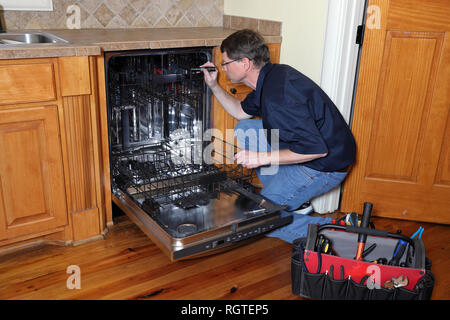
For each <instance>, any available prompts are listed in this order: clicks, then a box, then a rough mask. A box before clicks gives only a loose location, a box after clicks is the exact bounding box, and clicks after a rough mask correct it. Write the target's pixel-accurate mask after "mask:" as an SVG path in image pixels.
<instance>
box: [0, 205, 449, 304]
mask: <svg viewBox="0 0 450 320" xmlns="http://www.w3.org/2000/svg"><path fill="white" fill-rule="evenodd" d="M336 215H339V214H336V213H335V214H334V216H336ZM120 220H121V221H120V222H119V223H117V224H116V225H115V226H114V227H113V228H112V230H110V231H109V232H108V234H107V236H106V239H104V240H97V241H92V242H89V243H85V244H82V245H79V246H75V247H68V248H66V247H58V246H51V245H45V246H40V247H35V248H29V249H24V250H22V251H17V252H15V253H10V254H8V255H3V256H0V299H208V300H209V299H230V300H234V299H236V300H237V299H269V300H271V299H274V300H279V299H282V300H291V299H300V298H299V297H297V296H295V295H293V294H292V292H291V275H290V255H291V245H290V244H289V243H286V242H283V241H281V240H279V239H275V238H267V237H265V238H261V239H259V240H257V241H255V242H253V243H251V244H248V245H245V246H242V247H240V248H237V249H234V250H231V251H228V252H224V253H221V254H218V255H214V256H209V257H203V258H197V259H193V260H187V261H179V262H174V263H171V262H170V261H169V259H168V258H167V257H166V256H165V255H164V254H163V253H162V252H161V251H160V250H159V249H158V247H157V246H155V245H154V244H153V243H152V241H151V240H150V239H148V238H147V237H146V236H145V235H144V234H143V233H142V232H141V231H140V230H139V229H138V227H136V226H135V225H134V224H133V223H132V222H130V221H129V220H128V219H127V218H126V217H121V219H120ZM374 222H375V225H376V227H377V228H378V229H385V230H388V231H393V232H395V231H396V230H397V229H401V230H403V233H404V234H406V235H410V234H412V233H413V232H414V231H415V230H417V228H418V226H419V225H422V226H423V227H425V232H424V234H423V239H424V242H425V247H426V249H427V256H428V257H429V258H430V259H431V260H432V262H433V267H432V272H433V273H434V275H435V277H436V284H435V288H434V292H433V297H432V298H433V299H450V275H449V274H448V270H450V255H449V250H450V241H449V240H450V226H443V225H433V224H428V223H416V222H408V221H401V220H390V219H381V218H374ZM69 265H77V266H79V267H80V270H81V289H73V290H69V289H67V286H66V281H67V279H68V277H69V276H70V275H69V274H67V273H66V269H67V267H68V266H69Z"/></svg>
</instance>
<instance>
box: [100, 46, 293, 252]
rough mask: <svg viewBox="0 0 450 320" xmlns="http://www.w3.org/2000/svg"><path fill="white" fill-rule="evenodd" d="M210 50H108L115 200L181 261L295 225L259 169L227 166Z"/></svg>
mask: <svg viewBox="0 0 450 320" xmlns="http://www.w3.org/2000/svg"><path fill="white" fill-rule="evenodd" d="M210 57H211V49H210V48H195V49H174V50H169V51H168V50H164V51H161V50H160V51H135V52H121V53H107V59H106V60H105V61H106V73H107V75H106V79H107V95H108V121H109V142H110V145H109V146H110V162H111V163H110V167H111V184H112V186H111V189H112V192H113V201H114V202H115V203H116V204H117V205H118V206H119V208H121V209H122V210H123V211H124V212H125V213H126V214H127V215H128V217H130V219H131V220H132V221H133V222H135V223H136V224H137V225H138V226H139V227H140V228H141V230H142V231H143V232H144V233H145V234H147V235H148V236H149V237H150V238H151V239H152V240H153V241H154V242H155V243H156V244H157V245H158V246H159V247H160V248H161V249H162V250H163V251H164V252H165V253H166V254H167V255H168V256H169V258H170V259H171V260H178V259H185V258H192V257H197V256H200V255H206V254H212V253H216V252H218V251H223V250H225V249H230V248H233V247H235V246H236V245H240V244H244V243H247V242H248V241H250V240H254V239H256V238H257V237H258V236H261V235H263V234H264V233H267V232H269V231H272V230H274V229H276V228H278V227H281V226H283V225H286V224H288V223H290V222H291V221H292V216H283V217H282V216H281V212H282V210H283V209H284V208H283V207H282V206H277V205H275V204H273V203H271V202H270V201H268V200H267V199H265V198H263V197H262V196H261V195H259V194H258V193H257V192H255V190H254V188H253V186H252V184H251V179H252V177H253V172H252V171H251V170H248V169H244V168H242V167H241V166H236V165H233V164H223V163H217V162H215V161H217V160H216V159H217V157H214V156H213V155H212V153H214V148H211V147H213V146H214V143H213V142H212V140H213V137H212V135H210V134H208V135H205V134H204V133H205V132H206V131H207V130H208V129H211V125H210V113H211V97H210V93H209V91H208V88H207V86H206V85H205V83H204V81H203V74H202V73H195V72H191V68H193V67H198V66H199V65H201V64H203V63H205V62H206V61H208V60H210Z"/></svg>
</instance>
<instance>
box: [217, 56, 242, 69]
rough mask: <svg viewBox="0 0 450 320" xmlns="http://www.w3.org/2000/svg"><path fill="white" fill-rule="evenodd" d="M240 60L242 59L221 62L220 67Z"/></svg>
mask: <svg viewBox="0 0 450 320" xmlns="http://www.w3.org/2000/svg"><path fill="white" fill-rule="evenodd" d="M241 59H242V58H239V59H234V60H231V61H227V62H222V63H221V64H220V65H221V66H222V67H225V66H226V65H227V64H230V63H232V62H235V61H239V60H241Z"/></svg>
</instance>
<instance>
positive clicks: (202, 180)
mask: <svg viewBox="0 0 450 320" xmlns="http://www.w3.org/2000/svg"><path fill="white" fill-rule="evenodd" d="M197 147H198V151H199V152H201V150H202V147H201V146H200V145H198V144H196V143H195V142H194V143H191V142H189V141H187V140H186V141H184V143H183V144H178V145H176V146H174V145H172V142H164V143H161V144H158V145H156V146H151V147H145V148H142V149H140V150H137V151H134V152H128V153H123V154H120V155H115V156H114V157H113V159H112V160H113V161H112V164H113V166H112V168H113V171H112V179H113V186H115V187H116V188H118V189H121V190H122V191H124V192H125V193H126V194H128V195H130V196H131V197H133V198H136V199H145V200H144V202H143V204H142V205H143V206H146V207H147V208H148V209H150V210H151V211H153V212H154V211H157V210H158V208H159V207H160V206H161V205H165V204H175V205H177V206H178V207H181V208H184V209H189V208H192V207H195V206H198V205H199V204H202V203H205V202H207V201H208V200H209V199H211V198H214V197H216V196H217V194H219V193H221V192H223V191H232V189H233V187H230V184H229V183H225V182H226V181H227V179H230V180H233V181H235V182H237V183H239V184H241V185H242V186H245V187H247V188H252V185H251V182H252V179H253V176H254V174H253V170H249V169H245V168H243V167H242V166H236V165H227V164H221V165H213V164H205V163H200V164H199V163H196V161H194V159H193V156H192V155H193V154H194V153H196V152H197V151H196V148H197ZM200 159H201V158H200Z"/></svg>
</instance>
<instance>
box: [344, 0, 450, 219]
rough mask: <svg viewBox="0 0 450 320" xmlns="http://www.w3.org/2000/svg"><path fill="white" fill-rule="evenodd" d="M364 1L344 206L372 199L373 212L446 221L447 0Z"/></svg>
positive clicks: (449, 164)
mask: <svg viewBox="0 0 450 320" xmlns="http://www.w3.org/2000/svg"><path fill="white" fill-rule="evenodd" d="M368 8H369V11H368V17H367V20H366V30H365V37H364V44H363V50H362V57H361V65H360V73H359V78H358V85H357V93H356V100H355V110H354V118H353V124H352V131H353V133H354V135H355V138H356V142H357V159H356V163H355V165H354V167H353V170H352V171H351V173H350V174H349V176H348V178H347V181H346V182H345V184H344V193H343V199H342V204H341V211H344V212H349V211H357V212H361V211H362V207H363V202H365V201H370V202H372V203H373V204H374V211H373V214H374V215H377V216H384V217H393V218H402V219H408V220H418V221H430V222H439V223H447V224H448V223H450V114H449V106H450V39H449V38H450V18H449V17H450V1H448V0H428V1H420V0H390V1H389V0H371V1H369V7H368ZM377 19H379V20H378V22H379V24H378V23H377ZM368 26H370V28H369V27H368Z"/></svg>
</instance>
